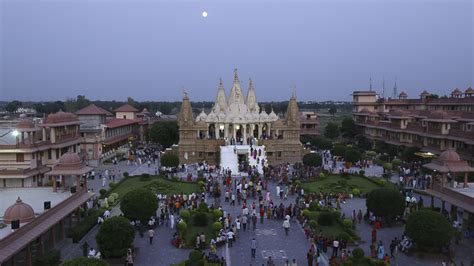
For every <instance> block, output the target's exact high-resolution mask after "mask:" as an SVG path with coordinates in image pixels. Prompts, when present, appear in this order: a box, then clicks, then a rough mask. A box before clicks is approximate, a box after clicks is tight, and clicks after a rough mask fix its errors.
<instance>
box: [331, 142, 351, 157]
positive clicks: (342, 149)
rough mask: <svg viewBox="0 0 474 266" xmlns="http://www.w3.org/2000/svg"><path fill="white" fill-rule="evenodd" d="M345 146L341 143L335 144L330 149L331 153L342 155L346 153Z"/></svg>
mask: <svg viewBox="0 0 474 266" xmlns="http://www.w3.org/2000/svg"><path fill="white" fill-rule="evenodd" d="M346 149H347V148H346V146H344V145H342V144H336V145H334V146H333V147H332V149H331V154H332V155H336V156H344V154H346Z"/></svg>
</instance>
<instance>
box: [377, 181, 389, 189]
mask: <svg viewBox="0 0 474 266" xmlns="http://www.w3.org/2000/svg"><path fill="white" fill-rule="evenodd" d="M377 184H379V185H380V186H382V187H384V186H385V185H387V180H386V179H378V180H377Z"/></svg>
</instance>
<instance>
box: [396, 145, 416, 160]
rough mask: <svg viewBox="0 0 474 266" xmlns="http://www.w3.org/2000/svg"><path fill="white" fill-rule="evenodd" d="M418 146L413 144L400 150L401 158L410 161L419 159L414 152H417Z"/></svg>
mask: <svg viewBox="0 0 474 266" xmlns="http://www.w3.org/2000/svg"><path fill="white" fill-rule="evenodd" d="M419 151H420V148H419V147H416V146H413V147H405V149H403V151H402V156H401V158H402V160H404V161H407V162H411V161H416V160H419V159H420V158H419V157H417V156H416V154H415V153H417V152H419Z"/></svg>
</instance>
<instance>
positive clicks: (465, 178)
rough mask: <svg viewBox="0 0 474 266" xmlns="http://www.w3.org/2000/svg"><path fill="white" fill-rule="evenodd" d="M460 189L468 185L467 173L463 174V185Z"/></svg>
mask: <svg viewBox="0 0 474 266" xmlns="http://www.w3.org/2000/svg"><path fill="white" fill-rule="evenodd" d="M462 187H463V188H468V187H469V184H468V183H467V172H465V173H464V185H463V186H462Z"/></svg>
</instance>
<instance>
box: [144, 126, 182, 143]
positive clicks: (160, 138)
mask: <svg viewBox="0 0 474 266" xmlns="http://www.w3.org/2000/svg"><path fill="white" fill-rule="evenodd" d="M149 136H150V139H151V140H152V141H154V142H156V143H158V144H161V145H163V147H164V148H168V147H171V145H173V144H177V143H178V142H179V128H178V124H177V123H176V122H174V121H167V122H158V123H155V124H153V126H152V127H151V128H150V132H149Z"/></svg>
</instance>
